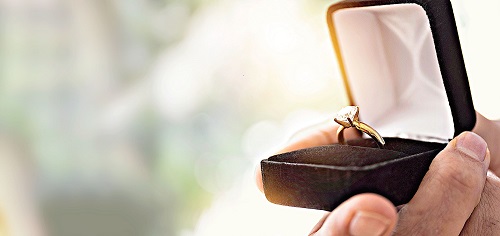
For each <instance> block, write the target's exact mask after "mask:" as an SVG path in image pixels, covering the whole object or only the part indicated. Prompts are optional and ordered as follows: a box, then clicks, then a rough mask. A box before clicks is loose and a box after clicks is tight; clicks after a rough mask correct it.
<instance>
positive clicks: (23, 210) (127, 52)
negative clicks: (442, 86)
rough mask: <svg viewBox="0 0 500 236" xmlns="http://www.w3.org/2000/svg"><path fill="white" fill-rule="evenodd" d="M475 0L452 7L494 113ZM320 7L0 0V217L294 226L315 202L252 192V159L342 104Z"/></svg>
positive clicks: (298, 230)
mask: <svg viewBox="0 0 500 236" xmlns="http://www.w3.org/2000/svg"><path fill="white" fill-rule="evenodd" d="M486 2H487V3H485V4H482V5H483V6H484V5H488V6H491V7H488V8H484V7H479V6H477V5H478V4H476V3H473V2H465V1H454V6H456V11H455V13H456V15H457V19H458V23H459V29H460V33H461V35H460V36H461V40H462V45H463V48H464V55H465V56H466V63H467V69H468V72H469V77H470V79H471V87H472V92H473V96H474V101H475V105H476V107H477V108H478V110H479V111H480V112H483V113H485V115H487V116H488V117H490V118H498V117H500V110H499V109H494V107H495V104H494V102H495V101H498V100H499V98H500V97H495V96H500V94H498V93H496V87H498V85H499V83H500V82H499V81H500V80H498V79H495V78H497V77H498V76H499V72H498V70H496V67H495V66H494V64H495V62H496V60H495V58H496V57H497V55H499V54H500V46H499V45H498V44H497V43H496V42H497V41H498V36H499V35H500V34H499V33H498V31H494V30H492V28H491V27H487V25H490V24H491V22H495V21H494V20H492V19H491V17H493V18H495V19H496V20H497V21H496V22H500V17H498V16H496V15H497V14H496V12H497V11H498V9H499V8H498V7H499V5H498V3H497V2H496V1H494V0H488V1H486ZM330 4H332V1H327V0H315V1H310V0H254V1H248V0H232V1H231V0H154V1H153V0H141V1H118V0H106V1H62V0H41V1H17V0H6V1H0V186H1V187H0V228H3V229H5V230H7V231H8V232H7V233H8V235H35V236H36V235H180V236H191V235H200V236H203V235H304V234H307V233H308V230H309V229H310V228H311V227H312V226H313V225H314V224H315V221H316V220H317V219H319V217H321V215H322V214H323V212H320V211H314V210H306V209H296V208H289V207H282V206H276V205H273V204H271V203H268V202H267V201H266V199H265V198H264V196H263V195H262V194H261V193H260V192H259V191H258V190H257V188H256V187H255V186H254V183H253V171H254V167H255V165H256V164H257V163H258V162H259V161H260V160H261V159H262V158H266V157H268V156H269V155H271V154H273V153H274V152H275V151H276V150H278V149H279V147H281V146H282V145H284V143H285V142H286V141H287V140H289V139H290V137H292V135H293V134H294V133H295V132H296V131H298V130H303V129H307V127H310V126H312V125H315V124H318V123H324V122H329V117H331V115H332V114H333V113H334V112H335V111H336V110H338V109H339V108H340V107H342V106H343V105H345V104H346V99H345V94H344V91H343V87H342V85H341V82H340V79H339V76H338V71H337V67H336V62H335V59H334V53H333V50H332V46H331V42H330V39H329V33H328V29H327V26H326V21H325V14H326V9H327V7H328V6H329V5H330ZM3 229H0V234H1V233H2V231H1V230H3Z"/></svg>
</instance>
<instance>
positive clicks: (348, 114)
mask: <svg viewBox="0 0 500 236" xmlns="http://www.w3.org/2000/svg"><path fill="white" fill-rule="evenodd" d="M358 116H359V107H358V106H347V107H344V108H342V109H341V110H340V111H339V112H338V113H337V115H336V116H335V118H334V120H335V122H337V123H339V124H340V125H342V126H344V127H346V128H349V127H352V121H358Z"/></svg>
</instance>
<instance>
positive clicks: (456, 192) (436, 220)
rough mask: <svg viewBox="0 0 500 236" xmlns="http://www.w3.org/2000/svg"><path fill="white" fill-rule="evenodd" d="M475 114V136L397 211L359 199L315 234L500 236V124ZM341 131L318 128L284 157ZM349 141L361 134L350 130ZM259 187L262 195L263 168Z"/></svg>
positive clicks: (452, 149)
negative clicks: (499, 235)
mask: <svg viewBox="0 0 500 236" xmlns="http://www.w3.org/2000/svg"><path fill="white" fill-rule="evenodd" d="M476 115H477V123H476V126H475V127H474V129H473V130H472V131H473V133H472V132H464V133H462V134H460V135H459V136H458V137H456V138H455V139H453V140H452V141H451V142H450V143H449V144H448V146H447V147H446V148H445V149H444V150H443V151H441V152H440V153H439V154H438V155H437V156H436V158H435V159H434V160H433V162H432V164H431V166H430V168H429V171H428V172H427V174H426V175H425V177H424V179H423V181H422V183H421V185H420V187H419V189H418V191H417V193H416V194H415V196H414V197H413V198H412V199H411V201H410V202H408V203H407V204H405V205H402V206H398V207H397V208H396V206H394V205H393V204H392V203H391V202H390V201H388V200H387V199H385V198H384V197H382V196H379V195H376V194H372V193H365V194H359V195H357V196H354V197H352V198H350V199H348V200H347V201H345V202H344V203H342V204H341V205H340V206H339V207H337V208H336V209H335V210H333V211H332V212H328V213H326V214H325V215H324V217H323V218H322V219H320V220H319V222H318V223H317V224H316V226H314V227H313V229H312V231H311V233H310V235H315V236H318V235H498V234H500V211H499V209H500V179H499V178H498V177H497V175H498V174H500V145H495V144H496V142H497V140H500V122H499V121H491V120H488V119H486V118H485V117H483V116H482V115H481V114H479V113H476ZM336 130H337V127H336V126H325V127H321V128H318V129H316V130H315V131H313V132H311V133H309V134H307V135H305V136H303V137H301V138H299V139H297V140H296V141H294V142H292V143H291V144H290V145H288V146H286V147H285V148H284V149H282V150H281V151H280V152H279V153H283V152H289V151H293V150H298V149H302V148H308V147H314V146H320V145H328V144H332V143H336V142H337V138H336ZM347 131H349V132H347ZM345 136H346V139H353V138H358V137H360V134H359V133H357V132H356V131H355V129H348V130H346V133H345ZM488 146H490V148H488ZM256 182H257V186H258V187H259V189H260V190H261V191H263V190H262V189H263V188H262V176H261V172H260V166H258V167H257V169H256Z"/></svg>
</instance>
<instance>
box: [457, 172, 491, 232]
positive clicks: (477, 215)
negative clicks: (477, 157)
mask: <svg viewBox="0 0 500 236" xmlns="http://www.w3.org/2000/svg"><path fill="white" fill-rule="evenodd" d="M498 196H500V179H499V178H498V177H497V176H496V175H495V174H494V173H492V172H488V177H487V178H486V183H485V184H484V190H483V193H482V194H481V200H480V201H479V204H478V205H477V207H476V208H475V209H474V212H472V215H471V216H470V217H469V220H467V222H466V223H465V227H464V228H463V230H462V232H461V235H496V234H498V232H500V224H498V222H499V220H500V212H499V211H498V208H500V198H499V197H498Z"/></svg>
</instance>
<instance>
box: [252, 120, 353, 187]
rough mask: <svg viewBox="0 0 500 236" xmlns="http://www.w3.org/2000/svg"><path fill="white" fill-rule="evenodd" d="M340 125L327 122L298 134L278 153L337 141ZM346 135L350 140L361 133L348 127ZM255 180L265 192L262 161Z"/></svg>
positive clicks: (256, 171)
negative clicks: (261, 167)
mask: <svg viewBox="0 0 500 236" xmlns="http://www.w3.org/2000/svg"><path fill="white" fill-rule="evenodd" d="M338 127H339V126H338V125H331V124H325V125H323V126H321V127H319V128H316V129H314V130H312V131H309V132H305V133H304V134H299V135H297V138H296V139H295V140H294V141H292V142H291V143H290V144H288V145H287V146H286V147H285V148H283V149H281V150H280V151H279V152H278V153H277V154H279V153H285V152H291V151H295V150H299V149H303V148H309V147H317V146H323V145H329V144H333V143H337V142H338V139H337V129H338ZM344 135H345V138H346V139H347V140H349V139H354V138H357V137H360V135H361V134H360V133H359V131H357V130H356V129H346V130H345V131H344ZM255 182H256V184H257V187H258V188H259V190H260V191H261V192H264V187H263V184H262V171H261V169H260V163H259V164H257V167H256V168H255Z"/></svg>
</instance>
